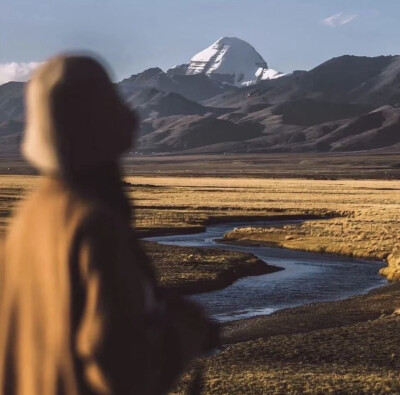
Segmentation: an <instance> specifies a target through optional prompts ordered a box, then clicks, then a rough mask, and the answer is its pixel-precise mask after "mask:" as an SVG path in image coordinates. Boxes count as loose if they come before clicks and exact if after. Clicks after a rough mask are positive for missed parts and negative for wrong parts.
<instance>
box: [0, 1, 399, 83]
mask: <svg viewBox="0 0 400 395" xmlns="http://www.w3.org/2000/svg"><path fill="white" fill-rule="evenodd" d="M328 18H330V19H328ZM399 19H400V0H147V1H146V0H1V1H0V65H1V64H3V65H4V64H7V63H10V62H30V61H43V60H44V59H46V58H47V57H48V56H50V55H52V54H54V53H57V52H60V51H65V50H72V49H83V50H85V49H87V50H91V51H95V52H98V53H99V54H101V55H102V56H103V57H104V58H105V59H106V60H107V61H108V63H109V64H110V65H111V66H112V67H113V69H114V70H115V74H116V79H117V80H120V79H121V78H123V77H127V76H129V75H131V74H133V73H136V72H140V71H142V70H144V69H146V68H149V67H153V66H159V67H161V68H163V69H167V68H169V67H170V66H173V65H175V64H179V63H184V62H187V61H188V60H189V59H190V57H191V56H192V55H194V54H195V53H196V52H198V51H200V50H201V49H203V48H205V47H207V46H209V45H210V44H212V43H213V42H214V41H215V40H217V39H218V38H220V37H222V36H236V37H239V38H242V39H244V40H246V41H248V42H249V43H250V44H252V45H253V46H254V47H255V48H256V49H257V50H258V52H259V53H260V54H261V55H262V56H263V57H264V58H265V60H266V61H267V62H268V65H269V66H270V67H272V68H274V69H277V70H280V71H283V72H290V71H292V70H294V69H310V68H312V67H314V66H316V65H318V64H319V63H321V62H323V61H325V60H327V59H330V58H332V57H334V56H339V55H343V54H354V55H368V56H376V55H381V54H383V55H389V54H400V22H399ZM324 20H325V22H324Z"/></svg>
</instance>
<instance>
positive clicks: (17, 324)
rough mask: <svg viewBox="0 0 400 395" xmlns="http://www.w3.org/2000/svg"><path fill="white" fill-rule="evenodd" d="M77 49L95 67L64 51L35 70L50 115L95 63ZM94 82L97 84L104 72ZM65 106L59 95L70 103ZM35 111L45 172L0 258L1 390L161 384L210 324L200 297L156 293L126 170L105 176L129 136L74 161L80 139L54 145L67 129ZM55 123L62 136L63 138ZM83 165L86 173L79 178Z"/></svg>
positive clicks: (130, 389) (32, 393)
mask: <svg viewBox="0 0 400 395" xmlns="http://www.w3.org/2000/svg"><path fill="white" fill-rule="evenodd" d="M79 59H80V62H81V63H82V62H83V66H85V67H86V69H85V67H83V68H79V67H78V69H77V68H76V66H77V65H78V66H79V65H82V64H80V62H79V61H77V59H76V58H73V59H72V60H73V61H72V62H69V60H70V58H68V57H67V58H65V57H64V58H56V59H55V60H52V61H50V62H49V63H48V64H47V65H45V66H44V68H42V69H41V70H39V72H38V74H37V75H36V77H34V79H33V84H32V86H33V87H34V88H32V89H34V90H37V89H39V90H42V94H41V95H39V96H40V98H41V100H43V101H44V105H45V104H46V101H47V102H48V107H47V110H46V111H47V114H48V116H50V117H54V116H55V114H59V111H57V108H56V109H54V105H53V104H54V103H53V99H54V96H55V93H54V92H57V95H58V96H60V97H61V98H63V97H64V96H63V91H62V89H65V86H67V88H68V93H70V92H71V89H70V87H71V85H72V87H73V85H74V81H76V78H75V77H73V78H72V82H71V80H70V79H69V78H70V77H68V75H70V74H71V73H72V75H73V76H75V75H78V76H79V70H84V71H85V72H84V75H83V76H85V75H86V76H87V75H88V72H89V71H90V67H92V66H93V65H92V66H90V67H89V66H88V59H86V58H83V59H82V58H78V60H79ZM90 62H93V61H92V60H89V63H90ZM71 64H72V66H71ZM95 66H96V65H95ZM96 67H97V66H96ZM94 68H95V67H94ZM55 70H56V73H59V74H60V75H58V76H57V78H55V77H54V73H55ZM60 70H64V71H60ZM71 70H72V71H71ZM94 71H96V70H94ZM94 74H95V72H92V73H89V75H90V76H93V75H94ZM48 75H50V76H51V81H50V82H51V83H50V87H49V86H46V84H47V82H48V80H49V78H48ZM66 76H67V77H68V78H67V77H66ZM74 78H75V79H74ZM78 80H79V78H78ZM59 81H61V85H60V82H59ZM82 81H83V80H82V76H80V80H79V84H81V83H82ZM47 85H49V84H47ZM60 86H61V87H62V89H61V93H60ZM79 86H81V85H79ZM79 86H78V88H77V92H78V93H79ZM93 86H95V87H96V89H100V88H101V78H100V80H99V81H97V82H96V84H93ZM99 87H100V88H99ZM87 89H91V88H90V87H89V88H87ZM43 90H44V94H43ZM100 90H101V89H100ZM72 91H73V89H72ZM57 95H56V96H57ZM35 97H36V96H35V95H33V98H32V100H34V99H35ZM75 97H76V95H75ZM28 98H29V93H28ZM115 98H116V95H114V96H112V100H115ZM86 99H87V96H85V100H86ZM110 100H111V99H110ZM59 101H60V100H59ZM85 103H86V102H85ZM85 103H84V104H82V105H86V104H85ZM67 104H68V101H65V100H64V99H63V100H61V101H60V103H59V105H60V106H61V108H63V106H66V105H67ZM35 105H36V104H35ZM29 108H31V110H29ZM111 108H115V106H114V107H111ZM29 111H30V112H31V113H32V111H33V110H32V105H31V106H30V107H29V100H28V129H29V132H27V134H28V136H30V137H29V138H28V139H27V140H25V143H26V145H25V152H29V155H27V156H28V158H29V159H30V160H31V161H32V162H33V163H34V164H36V165H37V166H38V167H39V168H40V169H41V170H42V171H43V172H44V173H45V177H43V179H42V180H41V185H40V187H39V188H38V190H37V191H36V192H34V193H33V194H32V195H31V196H30V197H28V198H27V199H26V200H25V201H24V202H23V204H22V205H21V207H20V208H19V210H18V213H17V215H16V216H15V218H14V219H13V221H12V224H11V227H10V229H9V231H8V235H7V240H6V245H5V254H4V260H3V261H2V263H1V266H0V276H1V277H0V390H1V391H2V393H6V394H8V393H10V394H18V395H54V394H68V395H74V394H86V393H88V394H89V393H90V394H111V393H113V394H121V395H122V394H124V395H125V394H159V393H162V392H163V391H165V390H166V389H167V388H168V386H170V385H171V382H172V381H173V380H174V378H176V376H177V374H179V372H180V370H181V368H182V367H183V366H184V364H185V363H186V362H187V361H189V360H190V359H191V358H193V357H194V356H196V355H198V354H199V353H200V352H201V351H204V350H205V348H206V338H207V336H208V328H209V324H208V323H207V321H206V320H205V319H204V318H203V316H202V314H201V313H200V312H199V310H198V309H196V307H194V306H192V305H190V304H188V303H186V302H184V301H182V300H179V299H177V300H174V301H173V302H171V301H170V300H168V299H166V298H165V297H162V296H160V295H159V293H158V290H157V287H156V286H155V285H154V282H153V279H152V276H151V274H149V273H151V270H150V269H149V267H148V262H147V259H146V257H145V256H144V254H143V253H142V252H141V250H140V248H139V247H138V245H137V242H136V239H135V237H134V234H133V231H132V229H131V228H130V218H129V213H128V211H129V210H124V209H123V208H122V207H121V206H124V205H126V207H128V203H127V201H126V199H125V198H124V196H123V193H122V190H121V186H120V184H119V180H118V177H114V178H113V177H109V179H110V180H114V183H113V182H110V183H108V178H107V175H106V174H104V177H103V173H101V170H99V166H98V164H99V163H100V164H102V166H103V167H104V168H106V169H107V168H108V167H109V166H108V165H104V163H105V162H104V161H105V160H109V159H110V156H111V157H112V156H117V153H118V150H120V148H121V147H123V144H122V143H121V144H120V145H119V146H118V147H117V148H115V147H112V150H111V152H107V150H106V149H105V147H103V148H102V149H101V150H100V151H96V153H95V154H93V155H92V157H90V156H89V158H83V156H82V153H81V152H78V159H77V157H76V156H74V155H73V153H74V152H76V151H74V143H73V141H72V143H71V142H69V143H70V145H69V147H70V148H71V147H72V150H71V149H67V151H66V152H65V151H62V149H61V148H60V149H59V148H57V144H58V143H57V141H58V140H59V141H62V142H63V143H65V141H66V139H68V138H69V137H68V136H69V135H68V133H69V131H70V130H69V129H68V130H67V129H66V130H62V128H61V131H59V130H58V129H57V128H56V129H53V128H54V127H55V126H54V125H57V122H59V121H60V120H59V119H58V118H57V119H56V121H57V122H55V121H53V122H52V125H50V122H47V123H46V122H45V123H46V124H47V127H48V128H49V129H46V128H44V129H40V128H35V122H34V121H32V122H29V121H30V120H32V119H33V118H35V117H36V118H38V117H37V114H36V113H35V114H33V115H31V117H29ZM36 111H40V109H38V108H36ZM46 111H45V112H44V114H45V113H46ZM114 112H115V111H114V110H113V114H114ZM67 114H69V116H71V109H69V111H67ZM83 114H85V113H83ZM42 115H43V114H42ZM80 116H82V114H81V115H80ZM83 116H85V115H83ZM32 117H33V118H32ZM39 118H40V117H39ZM41 118H44V119H45V116H42V117H41ZM125 119H126V118H125ZM42 121H43V119H42ZM78 121H79V119H78ZM39 124H40V122H39ZM71 124H72V125H73V124H74V122H71ZM49 125H50V126H49ZM36 126H37V125H36ZM39 126H40V125H39ZM45 126H46V125H45ZM64 127H65V126H64ZM43 130H44V131H45V133H53V134H54V133H55V137H54V136H53V138H52V139H51V142H50V143H49V140H48V139H46V135H44V136H43V135H40V136H39V137H38V136H36V134H37V133H39V134H40V133H42V132H43ZM67 132H68V133H67ZM80 132H81V133H89V137H86V139H87V140H90V139H94V140H96V138H97V137H96V134H95V131H92V133H93V135H92V136H91V135H90V132H91V131H90V130H89V131H87V130H85V131H80ZM35 133H36V134H35ZM57 133H58V134H63V133H65V134H64V135H63V136H62V138H61V139H60V138H59V135H58V134H57ZM71 133H72V132H71ZM74 133H75V135H76V136H78V134H79V133H78V131H76V130H75V131H74ZM76 136H73V138H76ZM101 138H103V137H101ZM29 140H31V142H29ZM121 141H126V138H125V137H124V140H121ZM75 143H76V142H75ZM46 144H48V146H46ZM96 144H97V145H98V144H100V143H99V142H97V143H96V141H95V142H94V145H95V146H96ZM67 145H68V144H67ZM100 145H101V144H100ZM103 145H104V144H103ZM117 145H118V144H117ZM38 146H39V147H40V150H37V149H36V148H37V147H38ZM63 147H64V146H63ZM38 152H39V153H40V154H37V153H38ZM46 152H47V153H46ZM58 152H61V154H60V155H58ZM79 155H81V157H80V156H79ZM102 159H104V161H102ZM96 166H97V167H96ZM111 167H112V166H111ZM71 168H72V171H70V170H71ZM79 169H83V171H84V172H85V176H84V177H82V178H81V179H80V181H79V182H78V183H77V184H76V183H75V181H74V177H73V176H74V175H75V176H76V177H78V178H80V176H79V172H78V173H77V172H76V171H77V170H79ZM100 169H101V166H100ZM57 173H58V174H57ZM99 173H100V174H99ZM92 176H93V177H94V178H96V181H94V182H93V185H91V182H92V181H91V177H92ZM103 178H104V182H103V181H102V180H103ZM115 180H116V181H115ZM110 190H111V191H112V192H111V195H110V196H111V198H110V196H108V195H109V191H110Z"/></svg>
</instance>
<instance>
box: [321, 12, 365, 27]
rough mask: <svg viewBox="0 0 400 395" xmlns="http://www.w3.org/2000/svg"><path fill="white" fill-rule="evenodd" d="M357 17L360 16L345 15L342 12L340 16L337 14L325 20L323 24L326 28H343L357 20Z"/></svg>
mask: <svg viewBox="0 0 400 395" xmlns="http://www.w3.org/2000/svg"><path fill="white" fill-rule="evenodd" d="M357 17H358V14H344V13H343V12H340V13H339V14H335V15H332V16H330V17H328V18H325V19H324V20H323V21H322V22H323V23H324V25H326V26H330V27H338V26H343V25H346V24H347V23H350V22H351V21H352V20H354V19H356V18H357Z"/></svg>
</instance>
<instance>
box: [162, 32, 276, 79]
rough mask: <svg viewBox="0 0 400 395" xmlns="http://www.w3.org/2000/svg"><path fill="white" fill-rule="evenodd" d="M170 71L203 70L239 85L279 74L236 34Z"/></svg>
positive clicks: (192, 72) (194, 72) (217, 77)
mask: <svg viewBox="0 0 400 395" xmlns="http://www.w3.org/2000/svg"><path fill="white" fill-rule="evenodd" d="M170 72H171V73H173V74H181V73H183V72H185V74H186V75H193V74H206V75H208V76H209V77H210V78H211V79H213V80H215V81H218V82H223V83H228V84H231V85H235V86H239V87H240V86H245V85H251V84H254V83H257V82H259V81H260V80H265V79H273V78H277V77H280V76H282V73H279V72H277V71H275V70H272V69H268V65H267V62H266V61H265V60H264V59H263V58H262V56H261V55H260V54H259V53H258V52H257V51H256V50H255V49H254V48H253V47H252V46H251V45H250V44H248V43H247V42H246V41H243V40H241V39H239V38H236V37H222V38H220V39H219V40H217V41H216V42H215V43H214V44H212V45H211V46H210V47H208V48H206V49H204V50H203V51H200V52H199V53H198V54H196V55H195V56H193V57H192V59H191V60H190V62H189V63H188V64H187V65H179V66H175V68H173V69H171V70H170Z"/></svg>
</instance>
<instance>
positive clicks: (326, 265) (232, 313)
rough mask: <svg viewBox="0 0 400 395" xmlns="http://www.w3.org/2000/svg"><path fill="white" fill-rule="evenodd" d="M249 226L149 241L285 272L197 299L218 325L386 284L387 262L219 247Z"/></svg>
mask: <svg viewBox="0 0 400 395" xmlns="http://www.w3.org/2000/svg"><path fill="white" fill-rule="evenodd" d="M295 222H299V221H284V222H283V221H263V222H252V223H251V225H252V226H263V225H268V226H271V225H276V226H279V225H284V224H289V223H295ZM243 226H249V223H243V222H240V223H229V224H220V225H212V226H209V227H207V228H206V230H205V232H202V233H196V234H189V235H178V236H176V235H175V236H162V237H151V238H147V239H146V240H151V241H155V242H158V243H162V244H169V245H178V246H190V247H205V248H217V249H223V250H232V251H242V252H249V253H252V254H254V255H256V256H257V257H258V258H260V259H261V260H263V261H265V262H267V263H269V264H272V265H275V266H279V267H282V268H284V270H282V271H279V272H276V273H272V274H266V275H261V276H252V277H245V278H242V279H240V280H238V281H236V282H235V283H234V284H232V285H230V286H228V287H227V288H224V289H222V290H219V291H213V292H207V293H203V294H198V295H193V296H191V298H193V299H195V300H196V301H198V302H199V303H201V304H202V305H203V306H204V307H205V309H206V310H207V312H208V313H209V314H210V315H211V317H213V318H214V319H215V320H218V321H232V320H238V319H242V318H249V317H253V316H256V315H265V314H271V313H273V312H274V311H277V310H280V309H284V308H287V307H295V306H299V305H304V304H309V303H313V302H322V301H333V300H339V299H344V298H347V297H350V296H354V295H359V294H363V293H367V292H368V291H370V290H371V289H373V288H377V287H379V286H382V285H385V284H386V283H387V281H386V280H385V279H384V278H383V277H381V276H379V274H378V270H379V269H380V268H381V267H382V262H376V261H366V260H360V259H352V258H347V257H341V256H336V255H330V254H317V253H309V252H302V251H295V250H288V249H284V248H270V247H257V246H235V245H226V244H217V243H216V242H215V239H220V238H222V237H223V235H224V234H225V233H226V232H229V231H230V230H232V229H233V228H235V227H243Z"/></svg>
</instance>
